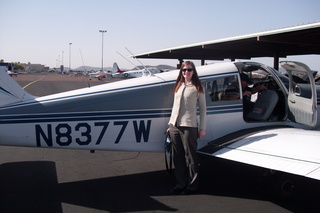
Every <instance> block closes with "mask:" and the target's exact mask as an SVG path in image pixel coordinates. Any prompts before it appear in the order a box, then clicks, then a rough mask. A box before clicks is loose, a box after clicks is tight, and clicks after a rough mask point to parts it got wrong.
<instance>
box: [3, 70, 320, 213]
mask: <svg viewBox="0 0 320 213" xmlns="http://www.w3.org/2000/svg"><path fill="white" fill-rule="evenodd" d="M14 79H15V80H17V82H18V83H19V84H20V85H21V86H22V87H25V86H26V87H25V90H26V91H28V92H29V93H30V94H32V95H36V96H43V95H48V94H52V93H57V92H63V91H67V90H72V89H78V88H83V87H88V86H94V85H98V84H102V83H109V82H111V81H114V80H115V79H108V78H107V79H104V80H103V81H99V80H96V79H92V80H87V79H85V78H82V77H70V76H61V75H60V76H59V75H54V74H51V75H46V76H42V75H19V76H18V77H14ZM31 82H33V83H31ZM29 83H31V84H29ZM27 85H28V86H27ZM13 131H17V130H13ZM17 134H18V132H17ZM199 158H200V163H201V167H200V168H201V171H200V177H201V180H200V181H201V187H200V190H199V192H198V193H197V194H194V195H170V194H169V191H170V189H171V188H172V187H173V186H174V184H175V180H174V176H173V175H168V174H167V173H166V170H165V161H164V153H138V152H115V151H96V152H95V153H90V151H89V150H88V151H87V150H67V149H66V150H65V149H49V148H23V147H8V146H1V147H0V212H1V213H7V212H10V213H16V212H33V213H36V212H45V213H49V212H52V213H71V212H72V213H74V212H77V213H84V212H86V213H87V212H94V213H96V212H197V213H199V212H232V213H233V212H241V213H242V212H245V213H248V212H249V213H250V212H254V213H255V212H259V213H264V212H268V213H269V212H273V213H280V212H281V213H282V212H283V213H284V212H320V202H319V198H320V196H319V192H320V184H319V181H314V180H310V179H304V178H299V180H298V181H299V184H298V185H299V186H300V187H298V189H297V192H296V196H295V197H294V198H293V199H292V200H289V201H279V200H277V199H275V198H274V197H272V196H271V195H270V194H269V193H268V191H269V190H267V189H266V187H265V186H264V185H261V184H260V181H259V180H260V177H261V174H262V173H263V172H264V169H261V168H256V167H253V166H249V165H244V164H240V163H236V162H231V161H226V160H223V159H217V158H212V157H208V156H203V155H199Z"/></svg>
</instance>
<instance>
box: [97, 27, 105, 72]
mask: <svg viewBox="0 0 320 213" xmlns="http://www.w3.org/2000/svg"><path fill="white" fill-rule="evenodd" d="M99 32H100V33H102V65H101V71H102V72H103V34H104V33H106V32H107V31H106V30H99Z"/></svg>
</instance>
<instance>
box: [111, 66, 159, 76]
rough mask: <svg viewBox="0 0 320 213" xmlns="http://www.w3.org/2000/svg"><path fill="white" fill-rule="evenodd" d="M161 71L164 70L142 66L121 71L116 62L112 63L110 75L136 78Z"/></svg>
mask: <svg viewBox="0 0 320 213" xmlns="http://www.w3.org/2000/svg"><path fill="white" fill-rule="evenodd" d="M161 72H164V71H163V70H159V69H157V68H143V69H139V68H138V69H137V70H128V71H123V70H121V69H120V68H119V66H118V64H117V63H113V69H112V73H113V74H112V76H113V77H121V78H138V77H142V76H148V75H153V74H157V73H161Z"/></svg>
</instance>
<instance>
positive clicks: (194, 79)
mask: <svg viewBox="0 0 320 213" xmlns="http://www.w3.org/2000/svg"><path fill="white" fill-rule="evenodd" d="M186 65H191V66H192V69H193V75H192V78H191V81H192V84H193V85H194V86H195V87H196V88H197V91H198V93H203V88H202V85H201V81H200V79H199V76H198V73H197V70H196V66H195V65H194V63H193V62H192V61H185V62H183V63H182V64H181V67H180V72H179V75H178V78H177V80H176V83H175V85H174V87H173V93H176V92H177V91H178V89H179V87H180V86H181V84H183V83H184V80H185V79H184V77H183V75H182V69H183V68H184V67H185V66H186Z"/></svg>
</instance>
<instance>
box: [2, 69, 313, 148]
mask: <svg viewBox="0 0 320 213" xmlns="http://www.w3.org/2000/svg"><path fill="white" fill-rule="evenodd" d="M257 66H258V65H257ZM197 71H198V74H199V77H200V79H201V81H202V82H203V85H204V88H205V93H206V101H207V135H206V136H205V137H203V138H202V139H199V144H198V148H199V149H200V148H202V147H204V146H205V145H207V144H208V142H210V141H213V140H215V139H217V138H220V137H222V136H225V135H228V134H230V133H233V132H236V131H239V130H243V129H248V128H255V127H262V126H277V125H279V126H280V125H285V126H294V127H297V126H298V127H303V125H299V124H296V123H294V122H291V121H290V120H288V119H287V117H288V116H287V114H288V110H287V109H286V107H287V106H286V104H285V103H286V101H287V97H286V96H287V94H286V93H287V91H286V88H285V86H284V85H283V83H282V82H280V81H279V79H276V80H275V82H276V83H277V92H278V93H280V94H281V98H282V99H283V100H281V103H280V101H279V103H280V104H279V106H278V110H279V111H281V112H279V113H278V114H277V115H275V117H276V116H277V118H276V119H274V120H268V121H247V120H245V119H244V116H243V102H242V98H241V97H242V96H241V92H242V90H241V89H239V91H238V93H239V97H238V98H235V99H233V98H229V99H223V98H221V97H222V96H219V95H220V94H216V93H215V94H213V93H214V92H213V89H212V88H213V87H216V86H217V85H216V84H215V83H217V82H219V81H226V79H228V78H233V79H235V81H234V82H235V83H237V84H238V85H240V79H239V68H238V66H235V63H221V64H214V65H208V66H202V67H198V68H197ZM177 75H178V71H171V72H166V73H161V74H156V75H154V76H147V77H142V78H134V79H128V80H123V81H118V82H113V83H107V84H103V85H99V86H94V87H90V88H83V89H78V90H74V91H69V92H63V93H58V94H54V95H48V96H44V97H28V98H27V99H26V100H22V99H23V97H22V96H21V98H20V99H21V100H22V101H18V100H17V101H15V102H14V103H10V104H7V105H6V104H5V105H2V106H1V104H0V145H10V146H25V147H54V148H71V149H88V150H124V151H152V152H162V151H163V150H164V138H165V135H164V133H165V130H166V129H167V128H168V121H169V118H170V114H171V107H172V103H173V93H172V88H173V85H174V83H175V80H176V78H177ZM2 76H3V75H2ZM221 85H223V84H221ZM218 86H219V85H218ZM221 89H222V88H221ZM209 90H210V91H209ZM218 90H219V88H216V91H215V92H217V91H218ZM5 91H8V90H5ZM4 95H8V94H4ZM280 108H282V109H280ZM318 117H319V116H318Z"/></svg>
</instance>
